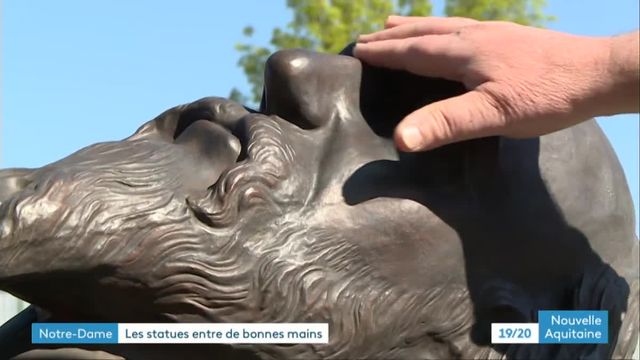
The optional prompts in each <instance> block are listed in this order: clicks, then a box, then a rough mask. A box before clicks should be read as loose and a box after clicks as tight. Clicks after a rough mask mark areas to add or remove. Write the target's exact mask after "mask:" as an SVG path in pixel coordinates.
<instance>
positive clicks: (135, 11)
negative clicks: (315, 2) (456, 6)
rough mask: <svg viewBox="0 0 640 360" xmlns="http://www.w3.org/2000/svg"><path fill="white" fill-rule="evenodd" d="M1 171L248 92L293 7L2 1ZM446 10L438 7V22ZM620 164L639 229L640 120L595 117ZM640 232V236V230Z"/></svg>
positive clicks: (621, 19) (590, 9) (605, 31)
mask: <svg viewBox="0 0 640 360" xmlns="http://www.w3.org/2000/svg"><path fill="white" fill-rule="evenodd" d="M548 4H549V6H548V7H547V9H546V12H547V13H549V14H551V15H555V16H556V17H557V21H555V22H553V23H551V24H549V25H548V27H550V28H552V29H556V30H561V31H566V32H571V33H575V34H582V35H598V36H604V35H612V34H617V33H621V32H627V31H631V30H634V29H636V28H637V27H638V22H639V20H638V13H639V9H638V1H637V0H619V1H608V2H606V3H605V2H603V1H596V0H555V1H554V0H552V1H549V2H548ZM2 6H3V8H2V125H1V126H2V128H1V137H0V140H1V146H0V168H6V167H37V166H42V165H44V164H46V163H49V162H52V161H55V160H57V159H59V158H61V157H64V156H66V155H68V154H70V153H71V152H73V151H75V150H78V149H80V148H81V147H84V146H86V145H90V144H92V143H96V142H100V141H107V140H116V139H120V138H123V137H126V136H128V135H130V134H131V133H132V132H133V131H134V130H135V129H136V128H137V127H138V126H139V125H140V124H141V123H142V122H144V121H146V120H149V119H151V118H153V117H155V116H156V115H158V114H159V113H160V112H162V111H163V110H165V109H167V108H170V107H172V106H175V105H177V104H181V103H185V102H190V101H193V100H196V99H199V98H201V97H204V96H210V95H215V96H227V95H228V94H229V90H230V89H231V88H232V87H234V86H236V87H238V88H240V89H242V90H245V91H246V90H247V89H248V85H247V83H246V80H245V78H244V75H243V73H242V71H241V70H240V69H239V68H238V67H237V65H236V62H237V59H238V53H237V52H236V51H235V50H234V45H235V44H236V43H238V42H240V41H243V37H242V28H243V27H244V26H246V25H249V24H251V25H253V26H254V27H255V28H256V33H255V35H254V39H255V41H256V43H259V44H266V43H267V42H268V39H269V36H270V31H271V29H272V28H273V27H275V26H282V25H284V24H286V23H287V22H288V21H289V19H290V18H291V14H290V13H289V11H288V10H287V9H286V7H285V0H278V1H275V0H270V1H264V0H236V1H206V0H201V1H194V0H181V1H177V0H176V1H160V0H153V1H151V0H136V1H133V0H92V1H86V0H57V1H53V0H4V1H3V4H2ZM443 7H444V5H443V1H434V8H435V14H442V9H443ZM598 120H599V122H600V124H601V125H602V127H603V128H604V130H605V132H606V133H607V135H608V137H609V139H610V140H611V143H612V144H613V146H614V148H615V150H616V153H617V154H618V157H619V158H620V161H621V163H622V165H623V167H624V170H625V174H626V176H627V181H628V183H629V186H630V188H631V191H632V195H633V198H634V205H635V208H636V229H637V228H638V225H637V224H638V220H637V218H638V215H637V214H638V187H639V185H638V163H639V160H638V152H639V150H638V140H639V135H638V134H639V123H640V121H639V119H638V115H637V114H633V115H622V116H614V117H609V118H601V119H598ZM636 231H637V230H636Z"/></svg>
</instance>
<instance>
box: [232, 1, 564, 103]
mask: <svg viewBox="0 0 640 360" xmlns="http://www.w3.org/2000/svg"><path fill="white" fill-rule="evenodd" d="M544 6H545V0H446V3H445V13H446V15H448V16H465V17H471V18H475V19H479V20H509V21H515V22H517V23H520V24H524V25H533V26H542V25H544V24H545V23H546V22H547V21H550V20H552V17H550V16H547V15H544V13H543V11H542V9H543V8H544ZM287 7H288V8H289V9H291V10H292V12H293V19H292V20H291V21H290V22H289V23H288V24H287V26H286V27H285V28H279V27H277V28H275V29H273V33H272V36H271V43H270V45H269V46H259V45H252V44H247V43H242V44H238V45H236V48H237V50H238V51H239V52H240V53H241V54H242V55H241V57H240V59H239V60H238V65H239V66H240V67H242V69H243V70H244V73H245V74H246V76H247V79H248V81H249V84H250V85H251V95H250V97H248V96H246V95H244V94H242V93H241V92H240V91H238V90H237V89H233V90H232V91H231V94H230V96H229V97H230V98H232V99H233V100H236V101H239V102H242V103H246V102H248V100H250V101H252V102H253V103H257V102H258V101H260V97H261V95H262V83H263V78H262V77H263V73H264V63H265V61H266V59H267V58H268V57H269V55H270V54H272V53H273V52H275V51H277V50H280V49H288V48H303V49H310V50H314V51H318V52H326V53H337V52H339V51H340V50H342V48H343V47H344V46H345V45H346V44H348V43H350V42H352V41H354V40H355V38H356V37H357V36H358V35H359V34H365V33H370V32H373V31H375V30H378V29H380V28H381V27H382V25H383V24H384V21H385V19H386V18H387V16H389V15H391V14H402V15H414V16H428V15H431V11H432V7H431V2H430V0H287ZM253 32H254V29H253V27H251V26H247V27H245V28H244V31H243V33H244V35H245V36H246V37H247V38H248V39H250V38H251V36H252V35H253Z"/></svg>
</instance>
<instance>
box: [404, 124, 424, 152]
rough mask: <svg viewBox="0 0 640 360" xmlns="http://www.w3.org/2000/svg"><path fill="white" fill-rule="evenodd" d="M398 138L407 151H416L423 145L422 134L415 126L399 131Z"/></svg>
mask: <svg viewBox="0 0 640 360" xmlns="http://www.w3.org/2000/svg"><path fill="white" fill-rule="evenodd" d="M400 138H401V139H402V142H403V143H404V145H405V146H406V147H407V148H408V149H409V150H417V149H419V148H420V147H421V146H422V144H423V143H424V138H423V137H422V133H421V132H420V130H419V129H418V128H417V127H415V126H409V127H407V128H404V129H402V130H401V131H400Z"/></svg>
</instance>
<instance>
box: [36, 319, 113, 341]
mask: <svg viewBox="0 0 640 360" xmlns="http://www.w3.org/2000/svg"><path fill="white" fill-rule="evenodd" d="M31 342H32V343H33V344H117V343H118V324H115V323H33V324H31Z"/></svg>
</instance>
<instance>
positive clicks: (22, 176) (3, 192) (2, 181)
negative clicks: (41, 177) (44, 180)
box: [0, 169, 32, 203]
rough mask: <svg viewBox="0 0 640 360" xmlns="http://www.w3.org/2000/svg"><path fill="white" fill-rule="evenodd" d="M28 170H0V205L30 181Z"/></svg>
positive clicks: (29, 171)
mask: <svg viewBox="0 0 640 360" xmlns="http://www.w3.org/2000/svg"><path fill="white" fill-rule="evenodd" d="M31 172H32V170H30V169H6V170H0V203H2V202H4V201H6V200H7V199H9V198H10V197H11V196H13V195H14V194H16V193H18V192H20V191H22V189H24V188H25V187H27V186H28V185H29V184H30V183H31V180H30V178H29V175H30V174H31Z"/></svg>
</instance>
